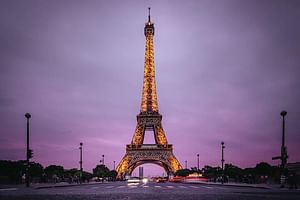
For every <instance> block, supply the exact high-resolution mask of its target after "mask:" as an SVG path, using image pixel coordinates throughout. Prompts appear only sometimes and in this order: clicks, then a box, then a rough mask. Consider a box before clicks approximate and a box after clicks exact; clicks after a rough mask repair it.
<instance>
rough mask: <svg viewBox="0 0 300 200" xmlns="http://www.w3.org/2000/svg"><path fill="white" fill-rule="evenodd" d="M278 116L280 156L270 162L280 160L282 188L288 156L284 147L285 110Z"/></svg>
mask: <svg viewBox="0 0 300 200" xmlns="http://www.w3.org/2000/svg"><path fill="white" fill-rule="evenodd" d="M280 115H281V116H282V138H281V153H280V156H275V157H272V160H277V159H280V160H281V165H280V168H281V179H280V182H281V187H284V182H285V167H286V164H287V159H288V155H287V148H286V146H285V116H286V115H287V112H286V111H285V110H283V111H281V113H280Z"/></svg>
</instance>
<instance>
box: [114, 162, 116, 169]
mask: <svg viewBox="0 0 300 200" xmlns="http://www.w3.org/2000/svg"><path fill="white" fill-rule="evenodd" d="M114 170H116V161H114Z"/></svg>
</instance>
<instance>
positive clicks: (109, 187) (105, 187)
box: [105, 186, 114, 189]
mask: <svg viewBox="0 0 300 200" xmlns="http://www.w3.org/2000/svg"><path fill="white" fill-rule="evenodd" d="M113 187H114V186H106V187H105V188H108V189H109V188H113Z"/></svg>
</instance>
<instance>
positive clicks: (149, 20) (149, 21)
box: [148, 7, 151, 23]
mask: <svg viewBox="0 0 300 200" xmlns="http://www.w3.org/2000/svg"><path fill="white" fill-rule="evenodd" d="M150 9H151V8H150V7H148V11H149V14H148V23H151V19H150Z"/></svg>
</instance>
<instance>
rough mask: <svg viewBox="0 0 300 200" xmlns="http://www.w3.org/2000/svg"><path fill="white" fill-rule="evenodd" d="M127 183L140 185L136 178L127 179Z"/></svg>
mask: <svg viewBox="0 0 300 200" xmlns="http://www.w3.org/2000/svg"><path fill="white" fill-rule="evenodd" d="M127 182H128V183H140V182H141V180H140V179H139V178H137V177H130V178H129V179H127Z"/></svg>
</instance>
